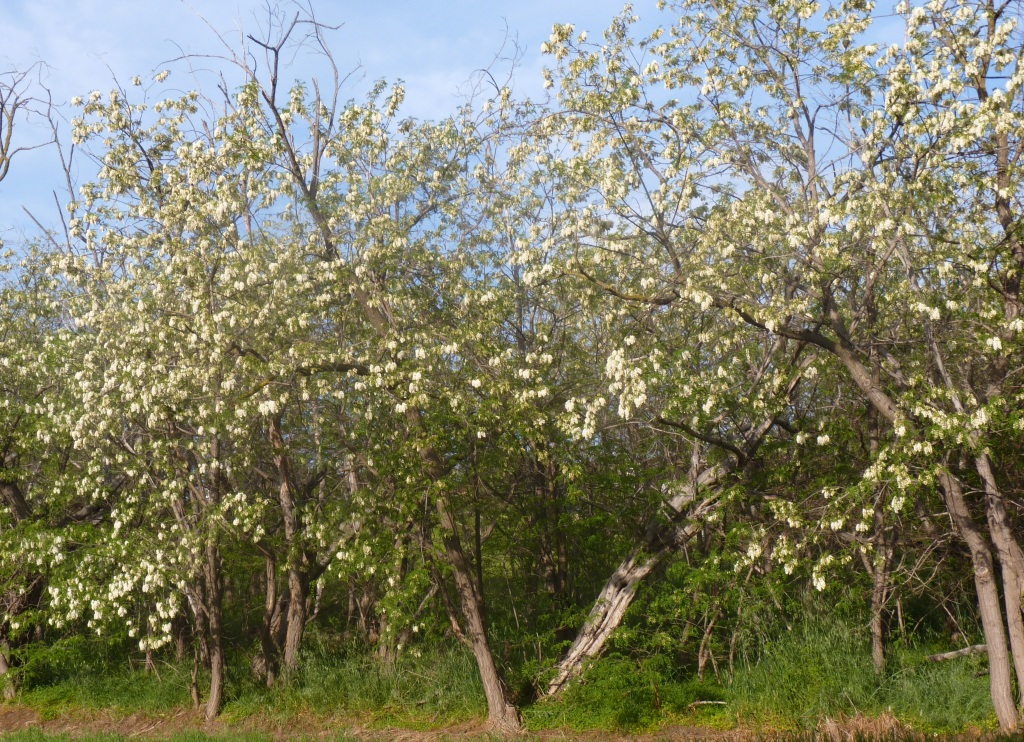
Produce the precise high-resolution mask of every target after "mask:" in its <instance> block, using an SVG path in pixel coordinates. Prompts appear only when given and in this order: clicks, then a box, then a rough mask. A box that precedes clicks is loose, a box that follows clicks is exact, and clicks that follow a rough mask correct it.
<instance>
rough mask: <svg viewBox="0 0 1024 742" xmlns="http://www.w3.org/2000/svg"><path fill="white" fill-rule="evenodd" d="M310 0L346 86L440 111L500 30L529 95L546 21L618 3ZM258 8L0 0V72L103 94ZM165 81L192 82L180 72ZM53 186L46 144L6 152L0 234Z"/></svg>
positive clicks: (604, 16)
mask: <svg viewBox="0 0 1024 742" xmlns="http://www.w3.org/2000/svg"><path fill="white" fill-rule="evenodd" d="M311 2H312V5H313V8H314V10H315V12H316V14H317V17H318V18H319V19H320V20H321V21H323V22H324V23H328V24H331V25H335V24H344V25H342V27H341V28H340V29H339V30H337V31H335V32H331V33H330V34H329V37H328V41H329V42H330V46H331V48H332V50H333V52H334V54H335V57H336V61H337V62H338V65H339V67H340V68H341V69H342V71H343V72H344V71H350V70H354V69H355V68H356V67H361V69H360V70H359V71H358V72H357V78H358V77H359V76H363V78H362V79H363V82H362V83H358V82H354V83H353V87H352V92H353V95H356V94H358V92H359V90H360V89H364V88H365V85H366V81H370V80H375V79H378V78H381V77H383V78H387V79H389V80H394V79H397V78H401V79H403V80H405V82H406V91H407V97H406V101H407V107H406V112H407V113H408V114H409V115H412V116H417V117H421V118H427V117H434V116H440V115H443V114H445V113H446V112H449V111H451V110H452V108H453V106H454V105H456V104H457V101H458V91H459V88H460V86H462V85H463V84H464V83H465V82H466V80H467V79H468V78H469V77H470V76H471V75H472V73H473V72H474V70H477V69H480V68H483V67H488V66H490V65H491V63H492V61H493V60H494V58H495V55H496V54H498V53H499V52H500V51H501V49H502V45H503V43H504V42H505V41H506V37H509V38H517V39H518V43H519V46H520V47H521V49H522V51H523V53H524V54H523V58H522V61H521V66H520V68H519V70H518V72H517V73H516V82H515V88H516V90H517V92H518V93H519V94H525V95H533V96H536V95H540V94H541V92H542V82H541V76H540V70H541V66H542V64H543V62H542V60H541V55H540V50H539V47H540V44H541V42H543V41H544V40H546V39H547V37H548V34H549V33H550V31H551V25H552V24H553V23H574V24H575V25H576V27H577V28H578V29H579V30H583V29H586V30H588V31H589V32H590V33H591V34H592V35H596V34H598V33H599V32H600V31H601V30H603V29H604V28H606V27H607V25H608V23H609V21H610V20H611V18H612V17H613V16H614V15H615V14H616V13H618V12H619V11H621V10H622V6H623V2H622V0H518V1H517V2H509V1H508V0H446V1H445V2H432V1H427V0H421V1H420V2H415V1H414V0H391V1H390V2H365V0H364V1H362V2H359V1H356V0H311ZM281 5H282V7H287V3H285V2H282V3H281ZM654 5H655V2H654V0H639V1H638V2H635V3H634V10H635V12H637V13H638V14H639V15H641V16H642V17H649V18H651V19H653V18H654V17H655V16H656V15H658V13H657V11H656V10H655V9H654ZM264 7H265V3H264V2H263V1H262V0H191V1H190V2H184V1H183V0H46V1H45V2H42V1H40V0H0V39H3V43H2V46H0V69H4V68H8V67H10V66H12V65H13V66H15V67H20V68H23V67H25V66H27V65H29V64H31V63H32V62H35V61H37V60H42V61H44V62H46V63H47V65H49V71H48V74H47V77H46V80H45V82H46V84H47V86H48V87H49V89H50V90H51V91H52V93H53V97H54V101H55V102H57V103H62V102H65V101H68V100H70V99H71V98H72V97H73V96H75V95H86V94H88V93H89V91H91V90H97V89H98V90H101V91H107V90H109V89H110V87H111V83H112V80H113V79H114V78H115V77H116V78H117V79H119V80H121V81H122V83H124V84H127V82H128V80H130V78H131V77H132V76H133V75H136V74H138V75H142V76H143V77H147V76H149V75H151V74H152V73H153V72H155V71H158V70H160V69H162V68H164V67H167V66H171V65H168V64H167V62H168V61H169V60H173V59H174V58H176V57H180V56H181V55H182V54H183V53H191V54H211V53H214V54H215V53H220V52H222V51H224V47H223V46H222V45H221V43H220V41H218V39H217V36H216V34H215V33H214V32H213V31H212V30H211V28H210V27H211V26H212V27H213V28H215V29H217V30H218V31H219V32H220V33H221V34H222V35H223V37H224V39H225V40H226V41H227V42H228V43H230V44H232V45H234V46H235V47H237V46H238V43H237V42H238V41H239V39H240V37H241V36H240V31H241V30H242V29H244V31H245V32H248V33H256V31H257V29H258V28H259V20H260V19H263V18H265V15H266V14H265V11H264V10H263V8H264ZM210 64H215V63H214V62H212V61H211V62H210ZM304 64H307V62H306V61H305V60H303V59H299V60H296V70H295V72H294V73H293V75H292V77H303V76H304V75H303V65H304ZM172 68H173V69H176V70H180V69H181V68H180V66H179V67H172ZM169 83H174V84H175V86H180V87H182V88H191V87H195V85H194V83H190V81H189V79H188V75H187V74H184V73H182V72H176V73H175V76H174V77H172V79H171V80H170V81H169ZM64 112H65V114H67V113H68V111H67V109H65V110H64ZM21 133H22V135H23V139H22V141H23V142H25V143H27V142H28V140H29V139H30V138H31V137H33V136H35V137H38V136H40V132H38V131H32V130H31V129H30V128H29V127H23V129H22V132H21ZM62 182H63V177H62V175H61V172H60V169H59V167H58V163H57V158H56V156H55V153H54V152H53V151H52V150H50V149H41V150H36V151H33V152H28V153H25V154H23V155H22V156H21V157H20V159H16V160H15V161H14V163H13V165H12V167H11V172H10V174H9V175H8V177H7V179H6V180H4V181H2V182H0V236H2V237H3V238H4V239H6V240H8V241H17V238H18V233H19V231H21V230H24V231H28V232H31V231H32V228H31V227H30V224H31V222H30V221H29V219H28V217H27V216H25V214H24V211H23V209H22V207H23V206H24V207H27V208H29V209H30V210H32V211H33V213H35V214H36V215H37V216H39V218H40V220H41V221H43V222H44V223H47V224H49V223H52V222H53V220H54V218H55V213H54V212H55V206H54V205H53V196H52V195H51V194H50V192H51V191H52V190H55V189H56V190H57V191H58V195H59V196H62V193H61V184H62Z"/></svg>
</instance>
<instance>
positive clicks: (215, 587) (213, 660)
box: [205, 533, 224, 719]
mask: <svg viewBox="0 0 1024 742" xmlns="http://www.w3.org/2000/svg"><path fill="white" fill-rule="evenodd" d="M220 567H221V564H220V546H219V544H218V538H217V535H216V534H215V533H213V534H210V535H209V536H208V537H207V541H206V565H205V572H206V574H205V582H206V605H205V608H206V615H207V631H208V634H209V636H208V641H209V653H210V695H209V697H208V698H207V699H206V718H207V719H214V718H216V716H217V715H218V714H219V713H220V709H221V705H222V704H223V700H224V638H223V605H222V602H223V601H222V598H223V586H222V584H221V569H220Z"/></svg>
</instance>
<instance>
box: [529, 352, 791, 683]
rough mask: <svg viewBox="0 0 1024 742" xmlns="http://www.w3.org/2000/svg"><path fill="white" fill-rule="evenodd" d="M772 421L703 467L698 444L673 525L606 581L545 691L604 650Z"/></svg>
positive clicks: (671, 513)
mask: <svg viewBox="0 0 1024 742" xmlns="http://www.w3.org/2000/svg"><path fill="white" fill-rule="evenodd" d="M806 365H807V362H806V361H805V363H803V364H802V365H801V367H800V368H801V370H800V371H798V373H797V374H796V375H795V376H794V377H793V379H791V381H790V383H789V386H788V388H787V394H792V393H793V391H794V390H795V389H796V386H797V383H798V382H799V380H800V377H801V374H802V369H803V368H806ZM774 424H775V419H774V418H766V419H765V420H763V421H762V422H761V424H760V425H758V426H757V427H756V428H754V429H753V430H752V431H751V433H750V435H749V436H748V438H747V440H746V442H745V443H744V445H743V448H741V449H737V453H735V455H734V456H733V457H732V458H730V459H727V460H726V461H725V462H723V463H722V464H717V465H715V466H711V467H706V468H701V465H700V448H699V447H698V446H695V447H694V452H693V465H692V468H691V473H690V485H689V486H688V487H687V488H686V489H685V490H684V491H682V492H680V493H679V494H678V495H676V496H675V497H673V498H672V499H671V500H670V501H669V502H668V503H666V507H665V511H666V513H667V514H668V517H669V524H668V525H667V526H666V524H664V523H656V524H653V525H652V526H651V527H650V528H648V530H647V533H646V534H645V536H644V543H643V545H642V546H641V547H639V548H638V549H636V550H634V551H633V552H632V553H631V554H629V555H628V556H627V557H626V558H625V559H624V560H623V561H622V562H621V563H620V564H619V566H618V567H617V568H616V570H615V572H613V573H612V575H611V576H610V577H609V578H608V581H607V582H605V585H604V587H603V588H602V589H601V593H600V594H599V595H598V597H597V600H596V601H595V603H594V606H593V608H591V610H590V614H589V615H588V616H587V619H586V621H585V622H584V623H583V627H582V628H581V629H580V630H579V633H578V634H577V635H576V639H575V641H573V643H572V645H571V646H570V647H569V650H568V651H567V652H566V653H565V655H564V656H563V657H562V659H561V660H560V661H559V663H558V666H557V668H556V671H555V677H554V678H553V679H552V680H551V682H550V683H549V684H548V689H547V691H546V693H545V695H546V696H549V697H550V696H555V695H558V694H559V693H561V692H562V691H563V690H564V689H565V688H566V687H567V686H568V685H569V683H571V682H572V680H573V679H574V678H576V677H578V676H579V675H580V674H581V673H582V672H583V668H584V666H585V664H586V662H587V661H588V660H590V659H593V658H595V657H597V656H598V655H600V654H601V652H603V651H604V647H605V644H606V643H607V642H608V639H609V637H611V635H612V632H614V631H615V629H616V628H618V626H619V624H621V623H622V619H623V617H624V616H625V615H626V611H627V610H628V609H629V606H630V604H631V603H632V602H633V598H634V596H635V595H636V588H637V586H638V585H639V583H640V582H641V581H642V580H643V579H644V578H645V577H647V575H649V574H650V573H651V572H652V571H653V570H654V569H655V568H656V567H657V566H658V564H660V563H661V562H662V561H663V560H664V559H665V558H666V557H668V556H669V555H670V554H672V553H674V552H675V551H677V550H678V549H679V548H680V547H681V546H683V545H685V544H686V543H688V542H689V541H690V539H692V538H693V537H694V536H695V535H697V534H698V533H700V529H701V525H702V522H703V519H704V518H706V517H707V515H708V514H709V513H711V512H712V511H713V510H715V509H716V508H717V507H718V493H717V491H716V488H717V486H718V485H719V484H720V483H721V481H722V479H723V478H724V477H725V476H726V475H728V474H729V473H730V472H732V471H733V470H735V469H736V467H737V466H739V465H741V464H742V463H743V462H744V461H745V460H746V459H748V458H749V457H750V456H752V455H753V454H754V453H755V452H756V451H757V449H758V448H759V447H760V445H761V441H763V440H764V436H765V435H767V433H768V431H769V430H771V428H772V427H773V426H774ZM708 490H711V492H710V493H709V494H708V495H707V496H706V497H704V498H703V499H702V500H701V501H700V502H697V498H698V497H699V496H700V494H701V492H707V491H708ZM695 503H696V504H695Z"/></svg>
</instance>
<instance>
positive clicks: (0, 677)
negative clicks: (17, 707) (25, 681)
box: [0, 639, 18, 701]
mask: <svg viewBox="0 0 1024 742" xmlns="http://www.w3.org/2000/svg"><path fill="white" fill-rule="evenodd" d="M10 673H11V647H10V645H9V644H8V643H7V640H6V639H4V640H3V641H2V642H0V685H2V686H3V697H4V700H6V701H13V700H14V697H15V696H16V695H17V693H18V687H17V685H16V684H15V682H14V678H13V677H12V676H11V674H10Z"/></svg>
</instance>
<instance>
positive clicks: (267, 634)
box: [260, 554, 281, 688]
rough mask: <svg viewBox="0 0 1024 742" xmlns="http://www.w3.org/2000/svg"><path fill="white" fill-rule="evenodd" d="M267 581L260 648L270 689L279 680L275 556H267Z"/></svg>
mask: <svg viewBox="0 0 1024 742" xmlns="http://www.w3.org/2000/svg"><path fill="white" fill-rule="evenodd" d="M264 580H265V583H264V584H265V590H264V592H265V596H266V600H265V601H264V604H263V622H262V624H261V625H260V647H261V648H262V650H263V673H262V674H263V675H264V679H265V680H266V683H267V687H268V688H269V687H270V686H272V685H273V684H274V682H275V681H276V680H277V670H278V666H277V658H278V651H277V650H278V644H277V642H275V641H274V623H275V618H276V619H277V620H278V621H280V612H281V608H280V604H279V603H278V600H277V563H276V561H275V560H274V557H273V555H271V554H267V557H266V570H265V575H264Z"/></svg>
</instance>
